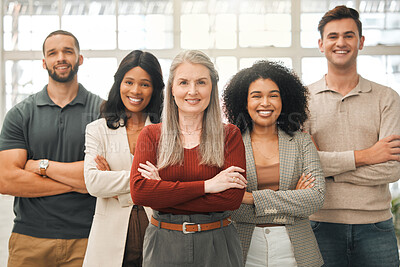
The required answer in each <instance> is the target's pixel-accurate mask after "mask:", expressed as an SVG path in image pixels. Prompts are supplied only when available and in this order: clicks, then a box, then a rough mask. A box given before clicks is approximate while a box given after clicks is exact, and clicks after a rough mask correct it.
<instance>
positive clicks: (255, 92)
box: [250, 90, 281, 95]
mask: <svg viewBox="0 0 400 267" xmlns="http://www.w3.org/2000/svg"><path fill="white" fill-rule="evenodd" d="M269 93H281V91H279V90H272V91H270V92H269ZM251 94H261V91H252V92H250V95H251Z"/></svg>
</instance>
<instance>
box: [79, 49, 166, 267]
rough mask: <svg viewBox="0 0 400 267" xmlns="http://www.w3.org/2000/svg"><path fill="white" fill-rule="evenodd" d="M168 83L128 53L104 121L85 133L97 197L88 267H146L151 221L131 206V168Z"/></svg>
mask: <svg viewBox="0 0 400 267" xmlns="http://www.w3.org/2000/svg"><path fill="white" fill-rule="evenodd" d="M163 88H164V82H163V77H162V72H161V67H160V64H159V62H158V60H157V58H156V57H155V56H154V55H153V54H151V53H148V52H143V51H140V50H135V51H133V52H131V53H129V54H128V55H127V56H126V57H125V58H124V59H123V60H122V61H121V64H120V65H119V67H118V70H117V72H116V73H115V75H114V84H113V86H112V87H111V90H110V92H109V95H108V100H107V101H105V102H104V103H103V104H102V106H101V117H102V118H101V119H99V120H97V121H94V122H92V123H90V124H89V125H88V126H87V128H86V150H85V153H86V155H85V162H84V163H85V167H84V175H85V182H86V187H87V190H88V192H89V193H90V194H91V195H93V196H95V197H97V203H96V212H95V215H94V219H93V224H92V228H91V231H90V235H89V240H88V247H87V251H86V256H85V260H84V264H83V265H84V266H107V267H113V266H115V267H120V266H142V248H143V238H144V233H145V230H146V227H147V225H148V216H150V213H149V212H151V210H150V209H148V210H147V213H148V214H146V211H145V209H144V208H143V207H142V206H139V205H136V204H135V203H133V202H132V199H131V195H130V188H129V176H130V167H131V166H132V161H133V156H134V154H135V150H136V142H137V138H138V135H139V133H140V131H141V130H142V129H143V127H144V126H145V125H148V124H151V123H158V122H160V115H161V106H162V90H163Z"/></svg>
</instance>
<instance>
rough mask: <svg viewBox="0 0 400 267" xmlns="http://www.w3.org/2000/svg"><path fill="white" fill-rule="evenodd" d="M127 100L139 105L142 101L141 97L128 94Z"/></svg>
mask: <svg viewBox="0 0 400 267" xmlns="http://www.w3.org/2000/svg"><path fill="white" fill-rule="evenodd" d="M128 99H129V102H130V103H131V104H133V105H139V104H140V103H142V102H143V98H138V97H131V96H128Z"/></svg>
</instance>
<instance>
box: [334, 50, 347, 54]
mask: <svg viewBox="0 0 400 267" xmlns="http://www.w3.org/2000/svg"><path fill="white" fill-rule="evenodd" d="M335 53H336V54H347V51H336V52H335Z"/></svg>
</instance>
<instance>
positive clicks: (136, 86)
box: [131, 83, 141, 95]
mask: <svg viewBox="0 0 400 267" xmlns="http://www.w3.org/2000/svg"><path fill="white" fill-rule="evenodd" d="M140 89H141V88H140V86H139V84H138V83H134V84H132V87H131V92H132V93H133V94H135V95H139V94H140V93H141V90H140Z"/></svg>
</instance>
